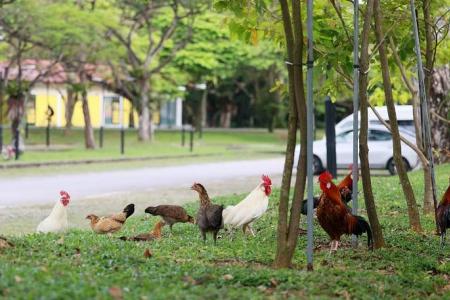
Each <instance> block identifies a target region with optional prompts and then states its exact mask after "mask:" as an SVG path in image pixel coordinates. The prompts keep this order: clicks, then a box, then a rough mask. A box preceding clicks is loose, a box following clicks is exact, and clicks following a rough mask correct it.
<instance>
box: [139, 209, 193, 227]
mask: <svg viewBox="0 0 450 300" xmlns="http://www.w3.org/2000/svg"><path fill="white" fill-rule="evenodd" d="M145 212H146V213H148V214H151V215H154V216H160V217H161V218H162V219H163V220H164V223H166V224H168V225H169V226H170V231H171V232H172V226H173V224H175V223H187V222H189V223H194V218H193V217H191V216H190V215H188V214H187V212H186V210H185V209H184V208H183V207H181V206H178V205H158V206H149V207H147V208H146V209H145Z"/></svg>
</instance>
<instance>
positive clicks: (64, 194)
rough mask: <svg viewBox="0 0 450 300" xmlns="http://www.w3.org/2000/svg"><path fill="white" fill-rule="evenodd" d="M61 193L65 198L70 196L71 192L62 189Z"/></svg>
mask: <svg viewBox="0 0 450 300" xmlns="http://www.w3.org/2000/svg"><path fill="white" fill-rule="evenodd" d="M59 194H60V195H61V197H64V198H70V195H69V193H68V192H66V191H60V192H59Z"/></svg>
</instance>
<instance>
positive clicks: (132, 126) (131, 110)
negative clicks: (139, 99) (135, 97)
mask: <svg viewBox="0 0 450 300" xmlns="http://www.w3.org/2000/svg"><path fill="white" fill-rule="evenodd" d="M129 120H130V123H129V125H128V127H130V128H134V102H133V101H132V99H130V113H129Z"/></svg>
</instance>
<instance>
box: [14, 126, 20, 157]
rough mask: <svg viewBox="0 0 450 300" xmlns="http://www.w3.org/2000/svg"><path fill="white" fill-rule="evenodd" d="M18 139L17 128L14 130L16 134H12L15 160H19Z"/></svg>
mask: <svg viewBox="0 0 450 300" xmlns="http://www.w3.org/2000/svg"><path fill="white" fill-rule="evenodd" d="M19 137H20V132H19V128H17V129H16V132H15V133H14V150H15V154H16V157H15V160H19V155H20V154H19Z"/></svg>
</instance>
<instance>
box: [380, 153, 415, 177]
mask: <svg viewBox="0 0 450 300" xmlns="http://www.w3.org/2000/svg"><path fill="white" fill-rule="evenodd" d="M402 159H403V165H404V166H405V169H406V172H409V171H410V170H411V167H410V166H409V163H408V161H407V160H406V158H404V157H403V158H402ZM386 168H387V169H388V171H389V173H390V174H391V175H395V174H397V168H396V167H395V162H394V158H393V157H391V158H390V159H389V161H388V163H387V167H386Z"/></svg>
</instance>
